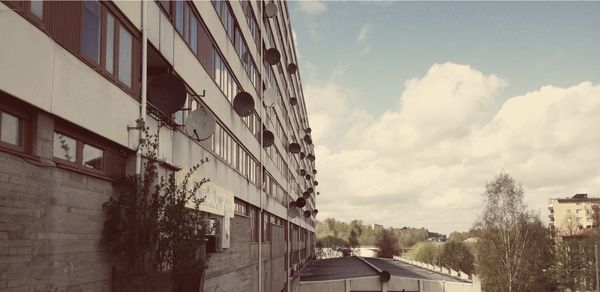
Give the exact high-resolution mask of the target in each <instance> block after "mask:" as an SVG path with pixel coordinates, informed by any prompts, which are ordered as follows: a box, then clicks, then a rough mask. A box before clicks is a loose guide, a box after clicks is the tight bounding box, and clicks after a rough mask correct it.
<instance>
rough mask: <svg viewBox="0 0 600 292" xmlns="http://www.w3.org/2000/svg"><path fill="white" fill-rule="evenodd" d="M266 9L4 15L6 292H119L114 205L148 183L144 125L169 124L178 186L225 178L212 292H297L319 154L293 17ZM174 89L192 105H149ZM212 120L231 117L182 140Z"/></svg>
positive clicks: (154, 5) (44, 9) (212, 205)
mask: <svg viewBox="0 0 600 292" xmlns="http://www.w3.org/2000/svg"><path fill="white" fill-rule="evenodd" d="M265 3H266V2H265ZM265 3H263V2H257V1H177V2H170V1H106V2H99V1H95V0H92V1H86V2H71V1H64V2H58V1H32V2H30V1H0V40H1V42H0V290H2V291H5V290H6V291H13V290H14V291H55V290H54V289H56V290H58V291H65V290H66V291H109V290H110V285H111V268H112V267H113V265H114V263H115V261H116V260H117V259H115V257H114V256H113V255H111V254H110V253H108V252H107V251H106V249H105V247H103V246H102V245H101V243H100V240H101V232H102V227H103V223H104V218H105V217H104V212H103V209H102V204H103V203H105V202H106V201H107V200H108V199H109V198H110V196H111V195H113V192H114V188H113V183H114V182H115V181H117V180H119V179H120V178H122V177H124V176H125V175H127V174H134V173H136V171H138V170H139V168H140V167H139V164H140V163H139V159H136V150H137V147H138V144H139V141H140V135H141V134H140V130H138V129H135V127H136V126H139V125H142V124H143V125H145V126H149V127H150V128H151V130H150V131H151V132H152V131H157V129H158V128H159V127H158V126H159V124H160V125H162V127H160V132H159V136H160V142H159V156H160V160H161V162H162V163H161V165H162V166H161V167H162V170H163V172H164V173H168V172H177V171H178V170H179V169H188V168H189V167H191V166H192V165H194V164H196V163H198V162H199V161H201V160H202V159H204V158H209V162H208V163H205V164H203V165H202V166H201V168H200V169H199V171H198V172H197V174H195V176H194V177H193V180H196V181H199V180H201V179H202V178H208V179H210V183H208V184H207V185H206V188H204V189H203V193H202V194H203V195H206V196H207V198H206V200H205V202H204V203H203V204H202V206H201V209H202V210H203V211H204V212H205V214H206V216H207V218H209V219H210V220H211V222H213V224H214V225H215V227H216V228H215V230H216V232H215V234H213V235H214V244H209V245H208V246H209V247H208V250H207V252H208V262H207V265H208V269H207V270H206V273H205V282H204V290H205V291H285V290H286V289H287V286H288V285H287V284H288V283H293V282H297V277H296V276H297V273H296V271H297V270H298V269H299V267H300V266H301V265H302V264H303V263H305V262H306V261H307V260H308V259H309V258H310V256H311V255H312V254H313V246H314V240H315V236H314V232H315V216H316V205H315V194H316V191H315V189H316V185H317V184H318V183H317V182H316V181H315V175H316V170H315V162H314V160H315V159H314V148H313V145H312V139H311V138H310V127H309V122H308V117H307V112H306V107H305V102H304V96H303V92H302V85H301V79H300V75H299V72H297V66H296V64H297V55H296V51H295V47H294V45H293V44H294V41H293V39H292V30H291V26H290V19H289V13H288V9H287V4H286V3H285V2H281V1H275V2H274V3H269V4H268V5H265ZM273 4H275V5H274V6H273ZM265 8H266V9H265ZM273 48H275V49H276V50H277V51H276V52H275V53H274V50H272V49H273ZM267 52H268V54H267ZM265 56H266V57H268V58H266V57H265ZM166 75H168V76H171V77H172V76H176V78H175V80H178V81H176V82H173V83H172V85H173V88H169V87H168V86H167V87H165V83H162V84H159V85H157V86H158V87H159V89H162V90H163V95H164V96H163V98H164V97H165V96H166V97H169V96H170V95H171V94H173V95H174V94H175V93H173V92H176V91H178V90H179V88H177V86H176V85H177V84H183V88H184V89H185V91H184V95H185V97H184V99H185V100H184V101H182V103H183V105H177V103H176V102H175V103H174V102H173V101H172V100H166V99H165V100H160V99H159V100H158V102H156V103H152V102H147V101H152V100H151V98H152V97H151V96H149V95H152V94H153V92H152V90H153V89H152V86H151V85H152V84H153V82H158V81H156V80H159V77H160V76H166ZM171 80H172V79H171ZM178 82H179V83H178ZM167 83H168V82H167ZM167 85H168V84H167ZM165 89H166V92H167V93H166V94H165V93H164V90H165ZM266 89H272V90H275V93H276V94H272V93H273V91H271V96H270V98H271V100H268V101H266V102H265V103H267V105H269V106H268V107H266V106H264V104H265V103H263V92H264V90H266ZM240 92H243V93H248V94H249V96H250V97H251V100H250V103H249V100H248V99H247V98H246V100H243V102H241V107H245V108H243V109H242V110H239V108H238V106H240V105H239V104H236V102H237V101H236V99H237V97H239V96H240V95H239V93H240ZM155 96H156V95H155ZM247 96H248V95H242V97H247ZM273 96H274V97H276V99H275V100H274V104H272V105H271V104H270V102H272V101H273V100H272V98H273ZM159 97H161V96H159ZM251 101H254V102H253V103H252V102H251ZM162 102H164V104H161V103H162ZM174 104H175V105H177V107H176V108H175V111H174V112H170V111H168V110H167V108H169V107H172V106H173V105H174ZM234 104H236V107H235V108H234ZM248 107H250V108H249V109H248ZM197 110H202V111H204V113H209V115H211V116H214V117H216V126H215V132H214V134H212V135H210V137H209V138H208V139H204V140H201V139H198V137H194V136H193V135H189V134H190V131H189V129H186V127H185V126H183V125H184V124H185V121H186V120H187V119H188V118H189V116H190V113H191V112H193V111H197ZM244 110H245V111H246V113H244V114H238V113H239V112H243V111H244ZM267 130H268V132H267ZM267 133H268V134H273V135H272V136H271V137H273V138H274V139H273V145H272V146H270V147H266V144H265V140H269V139H265V137H266V138H270V137H267V136H268V135H267ZM200 140H201V141H200ZM261 146H262V147H261ZM290 146H292V147H290ZM292 149H293V151H290V150H292ZM296 151H301V152H298V153H295V152H296ZM292 152H294V153H292ZM299 198H303V199H305V206H304V208H303V210H304V211H305V212H304V213H300V216H297V215H298V214H297V212H296V213H294V212H292V214H291V215H292V216H290V212H289V210H288V206H289V204H290V203H291V202H296V201H299ZM303 202H304V201H303ZM294 210H296V211H298V210H297V208H296V209H294ZM294 279H296V280H294Z"/></svg>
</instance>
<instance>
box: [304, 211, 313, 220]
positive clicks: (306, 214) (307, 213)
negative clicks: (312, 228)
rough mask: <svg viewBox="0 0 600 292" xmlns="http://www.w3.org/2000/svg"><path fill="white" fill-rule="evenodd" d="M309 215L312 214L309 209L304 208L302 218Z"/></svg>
mask: <svg viewBox="0 0 600 292" xmlns="http://www.w3.org/2000/svg"><path fill="white" fill-rule="evenodd" d="M310 215H312V213H311V212H310V211H308V210H304V218H310Z"/></svg>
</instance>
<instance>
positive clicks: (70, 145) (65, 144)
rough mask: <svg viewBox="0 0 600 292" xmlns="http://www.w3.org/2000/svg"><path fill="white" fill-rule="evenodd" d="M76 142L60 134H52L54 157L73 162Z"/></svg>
mask: <svg viewBox="0 0 600 292" xmlns="http://www.w3.org/2000/svg"><path fill="white" fill-rule="evenodd" d="M76 153H77V141H75V139H73V138H71V137H68V136H65V135H63V134H61V133H57V132H54V157H56V158H60V159H63V160H67V161H71V162H75V161H77V160H76V155H77V154H76Z"/></svg>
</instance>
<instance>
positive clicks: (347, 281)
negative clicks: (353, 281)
mask: <svg viewBox="0 0 600 292" xmlns="http://www.w3.org/2000/svg"><path fill="white" fill-rule="evenodd" d="M344 282H345V284H346V285H345V288H346V289H345V290H346V292H350V280H349V279H346V280H345V281H344Z"/></svg>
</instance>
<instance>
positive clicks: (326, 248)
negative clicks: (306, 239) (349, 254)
mask: <svg viewBox="0 0 600 292" xmlns="http://www.w3.org/2000/svg"><path fill="white" fill-rule="evenodd" d="M315 247H316V250H315V254H316V256H317V258H320V259H323V258H336V257H340V256H341V255H342V254H343V251H344V250H345V249H348V248H349V247H350V244H349V243H348V241H346V240H344V239H343V238H339V237H336V236H333V235H327V236H325V237H322V238H317V242H316V246H315Z"/></svg>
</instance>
